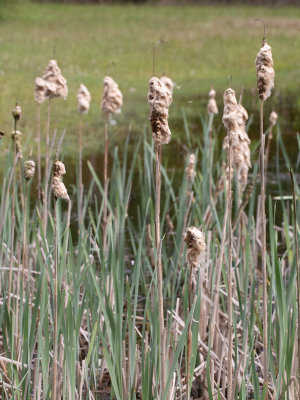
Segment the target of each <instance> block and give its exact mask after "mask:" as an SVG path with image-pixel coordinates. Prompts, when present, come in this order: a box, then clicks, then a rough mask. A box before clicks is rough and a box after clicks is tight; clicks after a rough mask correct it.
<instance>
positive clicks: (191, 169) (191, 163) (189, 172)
mask: <svg viewBox="0 0 300 400" xmlns="http://www.w3.org/2000/svg"><path fill="white" fill-rule="evenodd" d="M195 161H196V157H195V154H194V153H191V154H190V155H189V160H188V164H187V167H186V176H187V179H189V180H192V179H193V178H194V176H195Z"/></svg>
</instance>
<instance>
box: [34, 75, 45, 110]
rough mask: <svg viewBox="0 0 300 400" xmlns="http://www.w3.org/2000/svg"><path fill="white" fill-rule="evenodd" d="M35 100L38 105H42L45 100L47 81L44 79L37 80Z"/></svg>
mask: <svg viewBox="0 0 300 400" xmlns="http://www.w3.org/2000/svg"><path fill="white" fill-rule="evenodd" d="M34 99H35V101H36V102H37V103H38V104H42V103H43V101H44V100H45V81H44V79H43V78H40V77H37V78H36V79H35V88H34Z"/></svg>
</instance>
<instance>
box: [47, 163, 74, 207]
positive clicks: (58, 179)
mask: <svg viewBox="0 0 300 400" xmlns="http://www.w3.org/2000/svg"><path fill="white" fill-rule="evenodd" d="M65 173H66V168H65V165H64V164H63V163H62V162H61V161H58V160H57V161H55V162H54V165H53V171H52V183H51V189H52V192H53V195H54V197H55V198H58V197H60V198H61V199H65V200H69V199H70V198H69V195H68V192H67V189H66V187H65V185H64V183H63V181H62V176H63V175H65Z"/></svg>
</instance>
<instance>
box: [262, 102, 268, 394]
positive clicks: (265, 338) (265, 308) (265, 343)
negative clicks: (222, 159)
mask: <svg viewBox="0 0 300 400" xmlns="http://www.w3.org/2000/svg"><path fill="white" fill-rule="evenodd" d="M263 104H264V103H263V101H262V100H261V101H260V179H261V182H260V183H261V186H260V188H261V196H260V197H261V243H262V255H261V258H262V274H263V349H264V358H263V376H264V387H265V399H267V396H268V381H269V379H268V303H267V301H268V298H267V260H266V253H267V250H266V211H265V135H264V120H263V118H264V108H263V107H264V105H263Z"/></svg>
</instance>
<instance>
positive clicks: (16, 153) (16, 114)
mask: <svg viewBox="0 0 300 400" xmlns="http://www.w3.org/2000/svg"><path fill="white" fill-rule="evenodd" d="M12 115H13V119H14V130H13V132H12V139H13V178H12V179H13V182H12V204H11V239H10V262H9V278H8V309H10V300H11V290H12V270H13V254H14V240H15V237H14V232H15V196H16V167H17V165H16V162H17V159H18V158H21V157H22V145H21V137H22V133H21V132H20V131H18V130H17V123H18V121H19V119H20V118H21V115H22V110H21V107H20V106H19V105H18V103H16V105H15V107H14V108H13V110H12Z"/></svg>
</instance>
